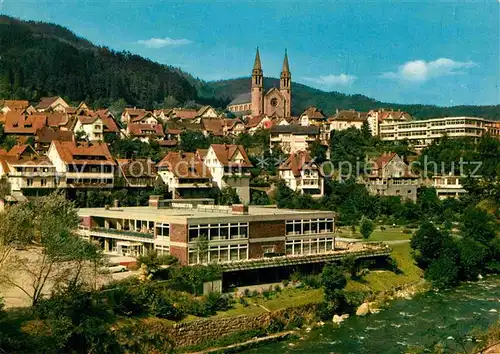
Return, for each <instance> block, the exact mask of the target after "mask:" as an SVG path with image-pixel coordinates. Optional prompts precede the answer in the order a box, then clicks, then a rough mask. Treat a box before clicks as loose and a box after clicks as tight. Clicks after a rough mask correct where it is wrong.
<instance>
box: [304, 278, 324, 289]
mask: <svg viewBox="0 0 500 354" xmlns="http://www.w3.org/2000/svg"><path fill="white" fill-rule="evenodd" d="M302 283H303V284H304V285H305V286H306V287H308V288H312V289H318V288H319V287H321V277H320V276H319V275H306V276H304V277H303V278H302Z"/></svg>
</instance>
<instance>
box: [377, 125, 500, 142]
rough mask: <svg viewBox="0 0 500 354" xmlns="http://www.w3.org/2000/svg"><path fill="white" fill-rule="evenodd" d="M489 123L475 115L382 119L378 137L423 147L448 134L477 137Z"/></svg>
mask: <svg viewBox="0 0 500 354" xmlns="http://www.w3.org/2000/svg"><path fill="white" fill-rule="evenodd" d="M491 123H493V121H488V120H486V119H483V118H476V117H446V118H435V119H426V120H413V121H408V122H406V121H403V122H401V121H389V120H386V121H383V122H382V123H380V125H379V128H380V138H381V139H382V140H386V141H394V140H404V139H406V140H408V141H409V142H410V143H411V144H412V145H413V146H415V148H420V149H421V148H424V147H426V146H427V145H429V144H431V143H432V141H433V140H435V139H438V138H441V137H443V136H445V135H446V136H448V137H452V138H458V137H470V138H479V137H481V136H483V135H484V134H485V133H486V132H488V131H490V133H491V132H493V133H495V130H494V129H491V128H490V127H491Z"/></svg>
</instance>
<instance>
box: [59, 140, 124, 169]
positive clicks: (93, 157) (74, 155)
mask: <svg viewBox="0 0 500 354" xmlns="http://www.w3.org/2000/svg"><path fill="white" fill-rule="evenodd" d="M52 144H53V145H54V147H55V148H56V150H57V152H58V154H59V156H60V157H61V159H62V160H63V161H64V162H65V163H67V164H69V163H86V164H97V165H100V164H106V165H115V162H114V161H113V157H112V156H111V153H110V152H109V149H108V145H107V144H106V143H103V142H95V143H92V144H90V143H83V144H79V145H77V144H76V143H75V142H74V141H57V140H56V141H53V142H52Z"/></svg>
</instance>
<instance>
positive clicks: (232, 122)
mask: <svg viewBox="0 0 500 354" xmlns="http://www.w3.org/2000/svg"><path fill="white" fill-rule="evenodd" d="M224 127H225V131H226V135H228V134H229V135H235V136H236V135H240V134H241V133H243V132H245V124H244V123H243V122H242V121H241V120H240V119H239V118H235V119H230V118H225V119H224Z"/></svg>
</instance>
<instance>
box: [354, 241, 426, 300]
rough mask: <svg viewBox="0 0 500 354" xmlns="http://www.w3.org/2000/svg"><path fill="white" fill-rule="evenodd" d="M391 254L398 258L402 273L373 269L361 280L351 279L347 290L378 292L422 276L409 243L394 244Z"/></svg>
mask: <svg viewBox="0 0 500 354" xmlns="http://www.w3.org/2000/svg"><path fill="white" fill-rule="evenodd" d="M391 248H392V253H391V256H392V258H393V259H395V260H396V262H397V264H398V268H399V269H400V270H401V274H396V273H394V272H390V271H385V270H382V271H371V272H370V273H368V274H367V275H365V276H363V277H362V278H361V279H360V280H352V279H350V280H349V282H348V283H347V287H346V291H365V292H378V291H385V290H389V289H391V288H394V287H397V286H402V285H404V284H408V283H415V282H417V281H418V280H420V279H421V278H422V270H421V269H420V268H418V267H417V266H416V264H415V263H414V261H413V258H412V256H411V254H410V250H411V249H410V245H409V243H404V244H399V245H392V246H391Z"/></svg>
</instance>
